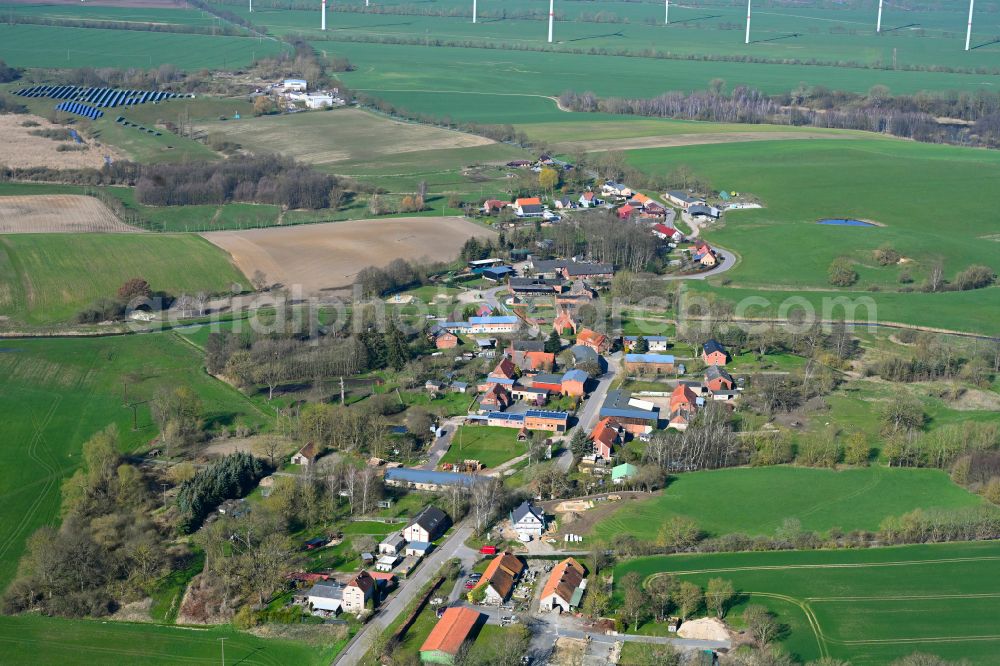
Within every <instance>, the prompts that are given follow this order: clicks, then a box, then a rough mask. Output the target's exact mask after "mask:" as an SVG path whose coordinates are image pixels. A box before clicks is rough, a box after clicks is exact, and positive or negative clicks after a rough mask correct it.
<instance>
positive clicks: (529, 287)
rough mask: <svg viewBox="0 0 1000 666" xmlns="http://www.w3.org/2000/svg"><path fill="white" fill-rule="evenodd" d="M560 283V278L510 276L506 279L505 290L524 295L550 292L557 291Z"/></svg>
mask: <svg viewBox="0 0 1000 666" xmlns="http://www.w3.org/2000/svg"><path fill="white" fill-rule="evenodd" d="M562 283H563V281H562V278H541V277H511V278H510V280H508V281H507V290H508V291H510V293H512V294H520V295H524V296H533V295H538V294H551V293H554V292H558V291H559V289H560V287H561V285H562Z"/></svg>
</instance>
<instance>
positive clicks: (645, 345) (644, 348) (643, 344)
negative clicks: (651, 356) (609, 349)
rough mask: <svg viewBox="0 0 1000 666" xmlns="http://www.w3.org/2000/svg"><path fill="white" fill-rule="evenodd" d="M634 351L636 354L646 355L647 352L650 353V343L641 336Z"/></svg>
mask: <svg viewBox="0 0 1000 666" xmlns="http://www.w3.org/2000/svg"><path fill="white" fill-rule="evenodd" d="M632 351H634V352H635V353H636V354H645V353H646V352H648V351H649V342H648V341H647V340H646V338H644V337H642V336H641V335H640V336H639V337H638V338H636V340H635V345H634V346H633V347H632Z"/></svg>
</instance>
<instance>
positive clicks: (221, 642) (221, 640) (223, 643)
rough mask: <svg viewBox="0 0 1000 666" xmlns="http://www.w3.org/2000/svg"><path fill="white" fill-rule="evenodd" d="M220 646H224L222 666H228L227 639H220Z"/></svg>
mask: <svg viewBox="0 0 1000 666" xmlns="http://www.w3.org/2000/svg"><path fill="white" fill-rule="evenodd" d="M219 644H220V645H221V646H222V666H226V639H225V637H223V638H220V639H219Z"/></svg>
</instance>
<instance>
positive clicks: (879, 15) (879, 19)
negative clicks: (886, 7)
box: [875, 0, 882, 35]
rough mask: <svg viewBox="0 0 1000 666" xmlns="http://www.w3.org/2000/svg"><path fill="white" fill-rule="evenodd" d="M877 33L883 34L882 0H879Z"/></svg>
mask: <svg viewBox="0 0 1000 666" xmlns="http://www.w3.org/2000/svg"><path fill="white" fill-rule="evenodd" d="M875 34H877V35H881V34H882V0H878V18H877V19H876V20H875Z"/></svg>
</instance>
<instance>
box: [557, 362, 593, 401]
mask: <svg viewBox="0 0 1000 666" xmlns="http://www.w3.org/2000/svg"><path fill="white" fill-rule="evenodd" d="M588 379H590V375H588V374H587V373H586V372H584V371H583V370H580V369H579V368H574V369H572V370H568V371H566V372H565V373H564V374H563V376H562V380H561V382H560V383H561V389H560V390H561V392H562V394H563V395H568V396H572V397H574V398H582V397H583V395H584V394H585V393H586V392H587V380H588Z"/></svg>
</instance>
